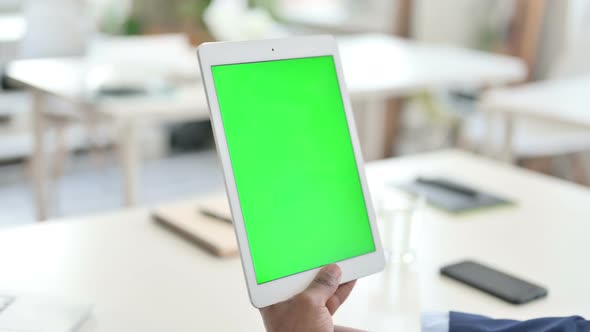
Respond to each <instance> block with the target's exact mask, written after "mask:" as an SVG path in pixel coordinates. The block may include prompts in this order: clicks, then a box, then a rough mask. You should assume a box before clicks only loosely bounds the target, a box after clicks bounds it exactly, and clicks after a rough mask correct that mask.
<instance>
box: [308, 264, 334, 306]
mask: <svg viewBox="0 0 590 332" xmlns="http://www.w3.org/2000/svg"><path fill="white" fill-rule="evenodd" d="M340 277H342V271H341V270H340V267H338V265H336V264H331V265H328V266H325V267H324V268H322V269H321V270H320V271H319V272H318V274H317V275H316V276H315V278H314V279H313V281H312V282H311V284H309V286H308V287H307V289H306V290H304V291H303V292H304V293H306V295H308V296H310V297H311V298H313V299H314V300H316V301H319V302H321V303H326V302H327V301H328V299H329V298H330V297H331V296H332V295H334V293H335V292H336V290H337V289H338V285H339V284H340Z"/></svg>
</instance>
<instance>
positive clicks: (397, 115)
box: [381, 98, 405, 158]
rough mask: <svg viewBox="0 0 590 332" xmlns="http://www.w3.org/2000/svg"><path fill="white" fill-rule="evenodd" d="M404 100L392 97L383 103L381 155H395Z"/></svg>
mask: <svg viewBox="0 0 590 332" xmlns="http://www.w3.org/2000/svg"><path fill="white" fill-rule="evenodd" d="M404 101H405V99H404V98H392V99H390V100H388V101H387V102H386V104H385V118H384V126H385V127H384V128H383V131H384V132H383V155H382V156H381V157H385V158H390V157H393V156H394V155H395V146H396V143H397V140H398V137H399V131H400V128H401V118H402V111H403V109H404Z"/></svg>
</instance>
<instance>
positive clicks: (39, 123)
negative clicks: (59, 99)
mask: <svg viewBox="0 0 590 332" xmlns="http://www.w3.org/2000/svg"><path fill="white" fill-rule="evenodd" d="M32 98H33V99H32V106H33V108H32V125H33V155H32V160H33V187H34V189H33V190H34V192H35V208H36V211H35V214H36V218H37V221H44V220H46V219H47V217H48V213H47V196H46V193H45V191H46V189H47V172H46V168H45V167H46V164H47V160H46V158H45V157H46V156H45V141H44V136H45V123H44V116H43V110H44V107H45V95H44V94H43V93H41V92H39V91H33V92H32Z"/></svg>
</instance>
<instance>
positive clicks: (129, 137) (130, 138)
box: [117, 122, 139, 207]
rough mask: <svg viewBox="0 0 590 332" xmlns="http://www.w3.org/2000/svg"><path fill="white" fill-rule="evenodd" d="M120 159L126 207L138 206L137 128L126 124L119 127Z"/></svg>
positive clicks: (118, 145)
mask: <svg viewBox="0 0 590 332" xmlns="http://www.w3.org/2000/svg"><path fill="white" fill-rule="evenodd" d="M117 147H118V149H119V157H120V161H121V164H122V168H123V170H122V171H123V194H124V200H125V206H128V207H129V206H134V205H136V204H137V192H138V186H139V185H138V183H139V180H138V178H139V176H138V168H139V167H138V162H137V159H138V156H137V143H136V137H135V127H134V126H133V124H132V123H130V122H126V123H124V124H123V125H121V126H119V133H118V143H117Z"/></svg>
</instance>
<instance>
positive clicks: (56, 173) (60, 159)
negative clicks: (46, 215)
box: [49, 121, 69, 215]
mask: <svg viewBox="0 0 590 332" xmlns="http://www.w3.org/2000/svg"><path fill="white" fill-rule="evenodd" d="M54 125H55V134H56V142H55V144H56V145H55V154H54V158H53V160H52V165H51V181H50V182H49V185H50V188H49V192H51V193H52V195H50V199H51V202H50V205H49V206H50V207H51V209H52V210H54V211H52V212H53V215H59V211H58V210H59V190H57V187H58V184H59V180H60V179H61V177H62V176H63V174H64V170H65V165H66V163H67V160H68V156H69V151H68V146H67V139H66V136H67V135H66V134H67V122H64V121H56V122H55V124H54Z"/></svg>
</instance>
